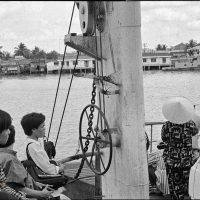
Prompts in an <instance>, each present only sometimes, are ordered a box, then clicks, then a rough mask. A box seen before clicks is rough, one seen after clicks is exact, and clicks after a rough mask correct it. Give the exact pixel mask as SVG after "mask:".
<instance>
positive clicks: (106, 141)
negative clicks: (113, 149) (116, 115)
mask: <svg viewBox="0 0 200 200" xmlns="http://www.w3.org/2000/svg"><path fill="white" fill-rule="evenodd" d="M96 140H97V142H102V143H105V144H110V141H108V140H102V139H100V138H96Z"/></svg>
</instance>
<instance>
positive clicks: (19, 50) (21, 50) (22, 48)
mask: <svg viewBox="0 0 200 200" xmlns="http://www.w3.org/2000/svg"><path fill="white" fill-rule="evenodd" d="M14 49H15V51H14V54H15V56H23V57H25V58H29V57H30V50H29V49H27V47H26V45H25V44H24V43H22V42H21V43H20V44H19V45H18V47H15V48H14Z"/></svg>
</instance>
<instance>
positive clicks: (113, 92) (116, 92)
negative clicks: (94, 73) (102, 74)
mask: <svg viewBox="0 0 200 200" xmlns="http://www.w3.org/2000/svg"><path fill="white" fill-rule="evenodd" d="M95 85H96V87H97V89H98V90H99V92H101V93H102V94H105V95H114V94H120V90H113V91H108V90H104V89H103V88H102V87H101V86H100V85H99V82H98V81H97V80H96V81H95Z"/></svg>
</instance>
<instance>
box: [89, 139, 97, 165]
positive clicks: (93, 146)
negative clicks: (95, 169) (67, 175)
mask: <svg viewBox="0 0 200 200" xmlns="http://www.w3.org/2000/svg"><path fill="white" fill-rule="evenodd" d="M95 145H96V142H95V141H94V143H93V145H92V155H91V157H90V164H91V163H92V158H93V155H94V148H95Z"/></svg>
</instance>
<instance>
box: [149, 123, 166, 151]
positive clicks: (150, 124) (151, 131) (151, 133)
mask: <svg viewBox="0 0 200 200" xmlns="http://www.w3.org/2000/svg"><path fill="white" fill-rule="evenodd" d="M162 124H164V122H145V126H151V127H150V152H152V144H153V126H157V125H162Z"/></svg>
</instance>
